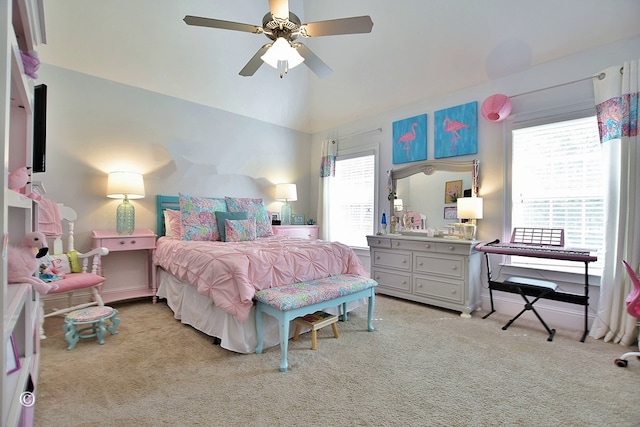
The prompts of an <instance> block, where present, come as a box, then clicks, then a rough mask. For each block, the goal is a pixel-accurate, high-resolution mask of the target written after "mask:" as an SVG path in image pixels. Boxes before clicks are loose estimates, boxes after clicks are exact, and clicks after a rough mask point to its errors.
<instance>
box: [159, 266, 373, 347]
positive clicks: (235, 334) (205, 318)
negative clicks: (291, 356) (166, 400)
mask: <svg viewBox="0 0 640 427" xmlns="http://www.w3.org/2000/svg"><path fill="white" fill-rule="evenodd" d="M157 282H158V291H157V293H156V295H157V296H158V298H164V299H165V300H166V301H167V305H168V306H169V308H171V310H172V311H173V313H174V316H173V317H175V318H176V319H178V320H180V321H181V322H182V323H184V324H186V325H189V326H191V327H193V328H195V329H197V330H198V331H200V332H203V333H205V334H207V335H209V336H212V337H217V338H219V339H220V346H221V347H222V348H224V349H227V350H230V351H234V352H236V353H245V354H246V353H254V352H255V348H256V344H257V343H258V338H257V335H256V324H255V307H252V308H251V312H250V313H249V320H247V321H246V322H244V323H243V322H240V321H239V320H238V319H236V318H235V317H234V316H233V315H231V314H229V313H227V312H225V311H224V310H222V309H220V308H218V307H216V306H215V305H214V304H213V301H212V300H211V299H209V298H208V297H205V296H203V295H200V294H199V293H198V291H197V290H196V288H195V286H191V285H188V284H185V283H183V282H181V281H180V280H178V279H176V278H175V277H174V276H172V275H171V274H169V273H167V272H166V271H165V270H163V269H162V268H158V272H157ZM366 304H367V301H366V298H363V299H360V300H357V301H352V302H350V303H348V305H347V311H351V310H354V309H356V308H358V307H360V306H362V305H366ZM325 311H326V312H328V313H331V314H338V307H335V308H331V309H327V310H325ZM263 327H264V348H268V347H274V346H276V345H279V344H280V336H279V330H278V321H277V320H276V319H275V318H273V317H271V316H264V319H263ZM293 329H294V328H290V330H291V332H290V337H289V338H291V337H292V336H293V332H294V331H293ZM303 332H304V330H303Z"/></svg>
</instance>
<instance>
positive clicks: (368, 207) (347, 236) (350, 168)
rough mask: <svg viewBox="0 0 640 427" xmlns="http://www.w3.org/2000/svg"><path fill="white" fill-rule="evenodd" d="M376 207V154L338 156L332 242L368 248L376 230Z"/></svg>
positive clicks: (334, 182) (332, 190)
mask: <svg viewBox="0 0 640 427" xmlns="http://www.w3.org/2000/svg"><path fill="white" fill-rule="evenodd" d="M374 203H375V154H374V152H372V151H367V152H365V153H356V154H351V155H340V154H338V156H337V157H336V175H335V178H334V180H333V183H332V184H331V207H330V213H329V215H330V217H331V218H330V224H331V230H330V231H329V234H330V236H329V238H330V240H332V241H338V242H341V243H344V244H345V245H349V246H354V247H363V248H364V247H367V235H368V234H373V233H374V228H375V218H374Z"/></svg>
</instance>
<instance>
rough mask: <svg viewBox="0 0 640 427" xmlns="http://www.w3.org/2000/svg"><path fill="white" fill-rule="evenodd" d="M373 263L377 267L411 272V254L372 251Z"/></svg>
mask: <svg viewBox="0 0 640 427" xmlns="http://www.w3.org/2000/svg"><path fill="white" fill-rule="evenodd" d="M371 263H372V265H375V266H377V267H389V268H395V269H398V270H405V271H411V252H404V251H385V250H384V249H372V251H371Z"/></svg>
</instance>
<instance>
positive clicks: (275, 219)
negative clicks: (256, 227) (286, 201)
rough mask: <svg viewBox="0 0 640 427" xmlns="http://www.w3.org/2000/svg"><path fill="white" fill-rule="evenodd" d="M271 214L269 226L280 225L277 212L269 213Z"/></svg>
mask: <svg viewBox="0 0 640 427" xmlns="http://www.w3.org/2000/svg"><path fill="white" fill-rule="evenodd" d="M269 213H270V214H271V225H280V224H282V222H281V221H280V213H279V212H269Z"/></svg>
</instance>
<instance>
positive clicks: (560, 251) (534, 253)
mask: <svg viewBox="0 0 640 427" xmlns="http://www.w3.org/2000/svg"><path fill="white" fill-rule="evenodd" d="M476 249H477V250H479V251H481V252H487V253H491V254H501V255H519V256H528V257H533V258H551V259H559V260H565V261H583V262H594V261H597V260H598V255H597V253H596V252H594V251H591V250H589V249H573V248H567V247H564V246H551V245H536V244H530V243H499V242H498V243H494V242H488V243H481V244H480V245H478V246H477V247H476Z"/></svg>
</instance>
